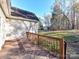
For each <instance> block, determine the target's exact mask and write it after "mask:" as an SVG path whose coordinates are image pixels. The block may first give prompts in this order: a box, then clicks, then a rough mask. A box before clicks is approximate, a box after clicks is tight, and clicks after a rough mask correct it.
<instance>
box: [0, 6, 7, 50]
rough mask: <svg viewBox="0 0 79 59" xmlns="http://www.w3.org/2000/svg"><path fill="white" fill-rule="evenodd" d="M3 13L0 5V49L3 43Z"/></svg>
mask: <svg viewBox="0 0 79 59" xmlns="http://www.w3.org/2000/svg"><path fill="white" fill-rule="evenodd" d="M5 19H6V17H5V15H4V13H3V10H2V8H1V6H0V50H1V47H2V46H3V45H4V42H5V29H4V28H5Z"/></svg>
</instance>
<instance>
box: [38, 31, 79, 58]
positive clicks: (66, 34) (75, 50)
mask: <svg viewBox="0 0 79 59" xmlns="http://www.w3.org/2000/svg"><path fill="white" fill-rule="evenodd" d="M39 34H41V35H46V36H50V37H58V38H64V41H65V42H66V43H67V52H66V53H67V59H68V58H70V59H75V58H76V59H79V57H78V56H79V30H65V31H49V32H40V33H39Z"/></svg>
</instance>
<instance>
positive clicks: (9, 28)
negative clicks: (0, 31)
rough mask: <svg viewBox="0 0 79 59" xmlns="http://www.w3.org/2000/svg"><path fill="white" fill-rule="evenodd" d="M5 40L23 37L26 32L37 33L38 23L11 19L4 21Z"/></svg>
mask: <svg viewBox="0 0 79 59" xmlns="http://www.w3.org/2000/svg"><path fill="white" fill-rule="evenodd" d="M5 27H6V40H9V39H11V40H12V39H16V38H24V35H25V33H26V32H32V33H38V23H35V22H29V21H21V20H18V19H17V20H14V19H11V20H10V21H9V22H6V26H5Z"/></svg>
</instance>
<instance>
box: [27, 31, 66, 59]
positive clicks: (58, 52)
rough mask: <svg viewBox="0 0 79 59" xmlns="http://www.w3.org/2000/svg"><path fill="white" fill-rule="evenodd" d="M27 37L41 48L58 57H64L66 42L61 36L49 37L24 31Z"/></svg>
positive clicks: (64, 58) (61, 58) (63, 58)
mask: <svg viewBox="0 0 79 59" xmlns="http://www.w3.org/2000/svg"><path fill="white" fill-rule="evenodd" d="M26 34H27V39H29V40H30V41H31V43H33V44H36V45H38V46H39V47H41V48H42V49H44V50H46V51H48V52H49V53H51V54H53V55H55V56H57V57H58V58H59V59H66V42H65V41H64V39H63V38H56V37H49V36H44V35H39V34H35V33H30V32H26Z"/></svg>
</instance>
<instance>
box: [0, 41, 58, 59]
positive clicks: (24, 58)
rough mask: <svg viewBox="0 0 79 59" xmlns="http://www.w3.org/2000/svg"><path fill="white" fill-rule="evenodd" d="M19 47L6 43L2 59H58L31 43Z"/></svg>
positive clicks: (15, 43)
mask: <svg viewBox="0 0 79 59" xmlns="http://www.w3.org/2000/svg"><path fill="white" fill-rule="evenodd" d="M24 47H25V49H24V48H23V47H19V46H18V43H17V42H6V43H5V45H4V47H3V49H2V50H1V51H0V59H58V58H57V57H55V56H53V55H51V54H49V53H48V52H47V51H44V50H42V49H40V48H39V47H38V46H36V45H31V44H29V43H27V44H25V45H24Z"/></svg>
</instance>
